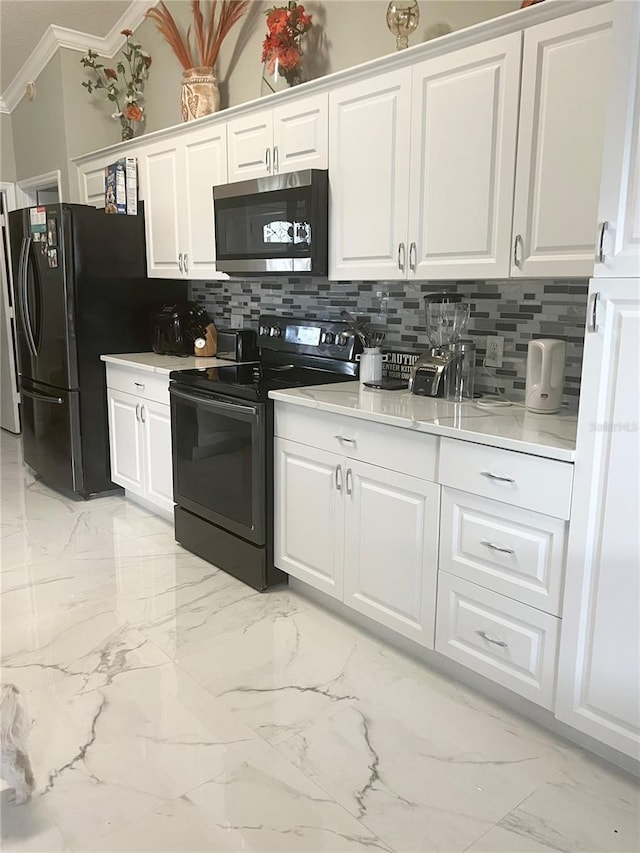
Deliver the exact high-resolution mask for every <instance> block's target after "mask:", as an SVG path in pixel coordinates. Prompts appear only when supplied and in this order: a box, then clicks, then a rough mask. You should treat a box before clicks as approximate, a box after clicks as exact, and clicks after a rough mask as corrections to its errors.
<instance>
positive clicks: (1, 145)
mask: <svg viewBox="0 0 640 853" xmlns="http://www.w3.org/2000/svg"><path fill="white" fill-rule="evenodd" d="M15 179H16V157H15V152H14V150H13V127H12V121H11V116H10V115H7V114H6V113H2V114H0V182H4V183H8V184H11V183H13V182H14V181H15Z"/></svg>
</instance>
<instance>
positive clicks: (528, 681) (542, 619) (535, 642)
mask: <svg viewBox="0 0 640 853" xmlns="http://www.w3.org/2000/svg"><path fill="white" fill-rule="evenodd" d="M559 625H560V620H559V619H557V618H556V617H555V616H550V615H549V614H548V613H543V612H542V611H540V610H536V609H535V608H533V607H528V606H527V605H526V604H520V602H518V601H513V600H512V599H510V598H505V596H503V595H498V594H497V593H495V592H490V591H489V590H486V589H482V587H479V586H476V584H473V583H469V582H468V581H466V580H462V579H461V578H456V577H453V575H450V574H448V573H447V572H438V603H437V612H436V651H438V652H440V653H441V654H443V655H446V656H447V657H448V658H452V659H453V660H455V661H457V662H458V663H461V664H463V665H464V666H468V667H469V668H470V669H472V670H474V671H475V672H477V673H479V674H480V675H483V676H485V677H486V678H490V679H491V680H492V681H495V682H496V683H497V684H501V685H502V686H503V687H507V688H509V689H510V690H513V691H514V692H515V693H518V694H520V695H521V696H524V697H525V698H526V699H530V700H531V701H532V702H535V703H536V704H538V705H542V706H543V707H544V708H549V709H551V708H552V707H553V694H554V685H555V674H556V657H557V644H558V635H559Z"/></svg>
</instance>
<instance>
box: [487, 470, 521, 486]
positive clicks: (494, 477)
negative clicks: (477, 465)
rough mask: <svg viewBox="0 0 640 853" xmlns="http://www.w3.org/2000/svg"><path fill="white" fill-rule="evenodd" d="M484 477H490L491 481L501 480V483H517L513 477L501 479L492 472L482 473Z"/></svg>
mask: <svg viewBox="0 0 640 853" xmlns="http://www.w3.org/2000/svg"><path fill="white" fill-rule="evenodd" d="M480 473H481V474H482V476H483V477H488V478H489V479H490V480H500V482H501V483H515V480H514V479H512V478H511V477H499V476H498V475H497V474H492V473H491V472H490V471H481V472H480Z"/></svg>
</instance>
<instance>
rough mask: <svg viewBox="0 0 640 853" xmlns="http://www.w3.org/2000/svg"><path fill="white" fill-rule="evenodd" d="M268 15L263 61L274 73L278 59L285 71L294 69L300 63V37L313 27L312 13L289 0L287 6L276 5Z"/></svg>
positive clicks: (263, 44) (293, 0)
mask: <svg viewBox="0 0 640 853" xmlns="http://www.w3.org/2000/svg"><path fill="white" fill-rule="evenodd" d="M266 15H267V30H268V33H267V35H266V36H265V38H264V41H263V42H262V61H263V62H265V61H266V62H268V63H269V72H270V73H273V71H274V68H275V64H276V61H277V62H278V64H279V65H280V67H281V68H282V69H283V71H293V70H294V69H295V68H297V66H298V65H299V63H300V59H301V57H302V53H301V51H300V38H301V37H302V36H303V35H304V34H305V33H306V32H307V31H308V30H309V29H311V15H307V14H306V13H305V10H304V6H303V5H302V4H296V3H295V0H289V3H288V5H287V6H274V7H273V8H272V9H269V10H268V11H267V13H266Z"/></svg>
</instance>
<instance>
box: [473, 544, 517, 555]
mask: <svg viewBox="0 0 640 853" xmlns="http://www.w3.org/2000/svg"><path fill="white" fill-rule="evenodd" d="M480 544H481V545H486V546H487V548H491V550H492V551H500V553H501V554H513V553H515V552H514V551H513V550H512V549H511V548H505V547H504V545H494V543H493V542H481V543H480Z"/></svg>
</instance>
